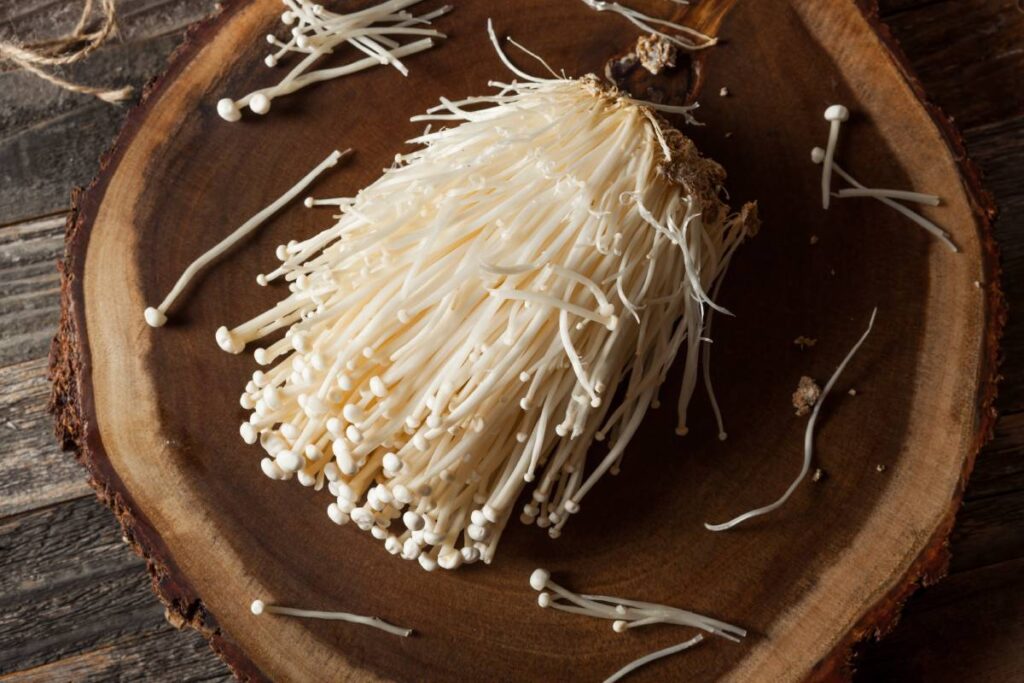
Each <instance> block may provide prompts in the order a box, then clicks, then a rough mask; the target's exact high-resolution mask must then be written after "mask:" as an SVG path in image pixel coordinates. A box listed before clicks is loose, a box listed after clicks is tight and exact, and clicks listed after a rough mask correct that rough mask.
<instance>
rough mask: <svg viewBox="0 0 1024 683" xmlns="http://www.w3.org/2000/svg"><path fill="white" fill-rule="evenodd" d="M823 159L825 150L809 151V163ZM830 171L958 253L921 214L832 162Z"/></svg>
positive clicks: (816, 148) (949, 241) (938, 228)
mask: <svg viewBox="0 0 1024 683" xmlns="http://www.w3.org/2000/svg"><path fill="white" fill-rule="evenodd" d="M825 157H826V153H825V150H823V149H822V148H821V147H815V148H814V149H812V150H811V161H813V162H814V163H816V164H820V163H823V162H824V160H825ZM832 170H834V171H835V172H836V173H837V174H838V175H839V176H840V177H842V178H843V180H845V181H846V182H848V183H850V184H851V185H853V186H854V188H855V189H857V190H861V191H864V193H865V196H868V197H873V198H874V199H877V200H878V201H880V202H882V203H883V204H885V205H886V206H888V207H890V208H892V209H895V210H896V211H898V212H900V213H901V214H903V215H904V216H906V217H907V218H909V219H910V220H912V221H914V222H915V223H917V224H918V225H919V226H921V227H922V228H924V229H925V230H927V231H928V232H930V233H931V234H932V235H934V236H935V237H937V238H939V239H940V240H941V241H942V243H943V244H945V245H946V246H947V247H949V249H950V251H952V252H954V253H955V252H959V251H960V249H959V248H958V247H957V246H956V244H955V243H954V242H953V239H952V238H951V237H950V235H949V233H947V232H946V231H945V230H943V229H942V228H940V227H939V226H937V225H935V223H932V222H931V221H930V220H928V219H927V218H925V217H924V216H922V215H921V214H919V213H917V212H916V211H913V210H911V209H908V208H907V207H905V206H903V205H902V204H900V203H898V202H895V201H893V200H892V199H890V198H889V197H888V196H884V195H882V194H880V193H878V192H875V191H873V190H871V188H868V187H865V186H864V185H863V184H862V183H860V182H858V181H857V179H856V178H854V177H853V176H852V175H850V174H849V173H847V172H846V171H844V170H843V169H842V167H840V166H839V164H837V163H835V162H832ZM926 196H928V195H926Z"/></svg>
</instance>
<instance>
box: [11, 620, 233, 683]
mask: <svg viewBox="0 0 1024 683" xmlns="http://www.w3.org/2000/svg"><path fill="white" fill-rule="evenodd" d="M141 680H145V681H182V682H186V681H197V682H198V681H225V682H226V681H230V680H231V675H230V674H229V673H228V672H227V670H226V669H225V667H224V665H223V664H221V663H220V660H218V659H217V658H216V657H214V655H213V653H212V652H210V648H209V647H208V646H207V644H206V641H204V640H203V638H202V636H200V635H199V634H198V633H197V632H195V631H191V630H189V631H186V632H182V633H178V632H177V631H175V630H174V629H173V628H171V627H170V626H169V625H168V626H167V627H166V628H162V629H160V630H158V631H153V632H150V633H144V634H141V635H139V636H135V637H132V638H129V639H127V640H125V641H124V642H120V643H118V644H116V645H108V646H105V647H101V648H98V649H96V650H91V651H89V652H83V653H81V654H76V655H72V656H70V657H65V658H63V659H59V660H57V661H55V662H51V663H49V664H42V665H40V666H37V667H33V668H31V669H27V670H23V671H16V672H14V673H10V674H7V675H0V681H2V682H3V683H50V682H51V681H75V682H76V683H105V682H106V681H141Z"/></svg>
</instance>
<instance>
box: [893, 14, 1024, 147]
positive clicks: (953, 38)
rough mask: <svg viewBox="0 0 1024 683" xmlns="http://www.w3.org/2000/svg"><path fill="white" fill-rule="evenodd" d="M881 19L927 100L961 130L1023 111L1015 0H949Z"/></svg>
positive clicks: (1020, 31)
mask: <svg viewBox="0 0 1024 683" xmlns="http://www.w3.org/2000/svg"><path fill="white" fill-rule="evenodd" d="M887 22H888V23H889V25H890V27H891V28H892V32H893V34H894V35H895V36H896V37H897V38H898V39H899V42H900V45H901V46H902V47H903V50H904V52H906V54H907V56H908V57H909V58H910V61H911V63H912V64H913V66H914V71H915V72H916V73H917V76H918V77H919V78H920V79H921V82H922V83H923V84H924V85H925V90H926V91H927V93H928V97H929V99H931V100H932V101H933V102H935V103H936V104H938V105H939V106H940V107H942V108H943V109H944V110H945V111H946V113H947V114H949V115H950V116H952V117H953V118H954V119H955V120H956V123H957V125H959V126H960V127H961V128H962V129H967V128H972V127H974V126H978V125H985V124H989V123H993V122H996V121H1001V120H1003V119H1005V118H1007V117H1011V116H1014V115H1017V114H1020V113H1021V112H1022V111H1024V88H1021V82H1022V81H1021V61H1022V60H1021V54H1020V46H1021V44H1024V12H1022V11H1021V10H1020V7H1019V2H1018V0H955V1H950V2H938V3H934V4H929V5H925V6H923V7H920V8H918V9H915V10H914V11H905V12H897V13H895V14H892V15H891V16H889V17H888V19H887Z"/></svg>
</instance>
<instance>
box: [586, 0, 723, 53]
mask: <svg viewBox="0 0 1024 683" xmlns="http://www.w3.org/2000/svg"><path fill="white" fill-rule="evenodd" d="M673 2H676V4H679V5H684V4H687V3H685V2H677V1H676V0H673ZM583 4H585V5H586V6H587V7H590V8H591V9H593V10H595V11H597V12H613V13H615V14H618V15H620V16H622V17H624V18H625V19H626V20H627V21H629V22H630V23H631V24H633V25H634V26H636V27H638V28H640V29H641V30H643V31H646V32H647V33H651V34H654V35H656V36H658V37H659V38H663V39H665V40H667V41H669V42H670V43H672V44H673V45H675V46H676V47H680V48H682V49H684V50H703V49H704V48H708V47H711V46H712V45H717V44H718V39H717V38H713V37H712V36H709V35H706V34H704V33H701V32H700V31H698V30H696V29H694V28H691V27H689V26H685V25H683V24H677V23H675V22H672V21H668V20H666V19H658V18H656V17H651V16H648V15H646V14H644V13H643V12H639V11H637V10H635V9H633V8H631V7H626V6H625V5H623V4H621V3H618V2H604V0H583ZM668 31H673V33H669V32H668Z"/></svg>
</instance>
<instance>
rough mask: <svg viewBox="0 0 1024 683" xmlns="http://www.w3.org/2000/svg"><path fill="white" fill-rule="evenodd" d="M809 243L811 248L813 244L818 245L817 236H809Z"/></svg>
mask: <svg viewBox="0 0 1024 683" xmlns="http://www.w3.org/2000/svg"><path fill="white" fill-rule="evenodd" d="M809 241H810V243H811V246H814V245H815V244H817V243H818V236H817V235H811V239H810V240H809Z"/></svg>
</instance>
